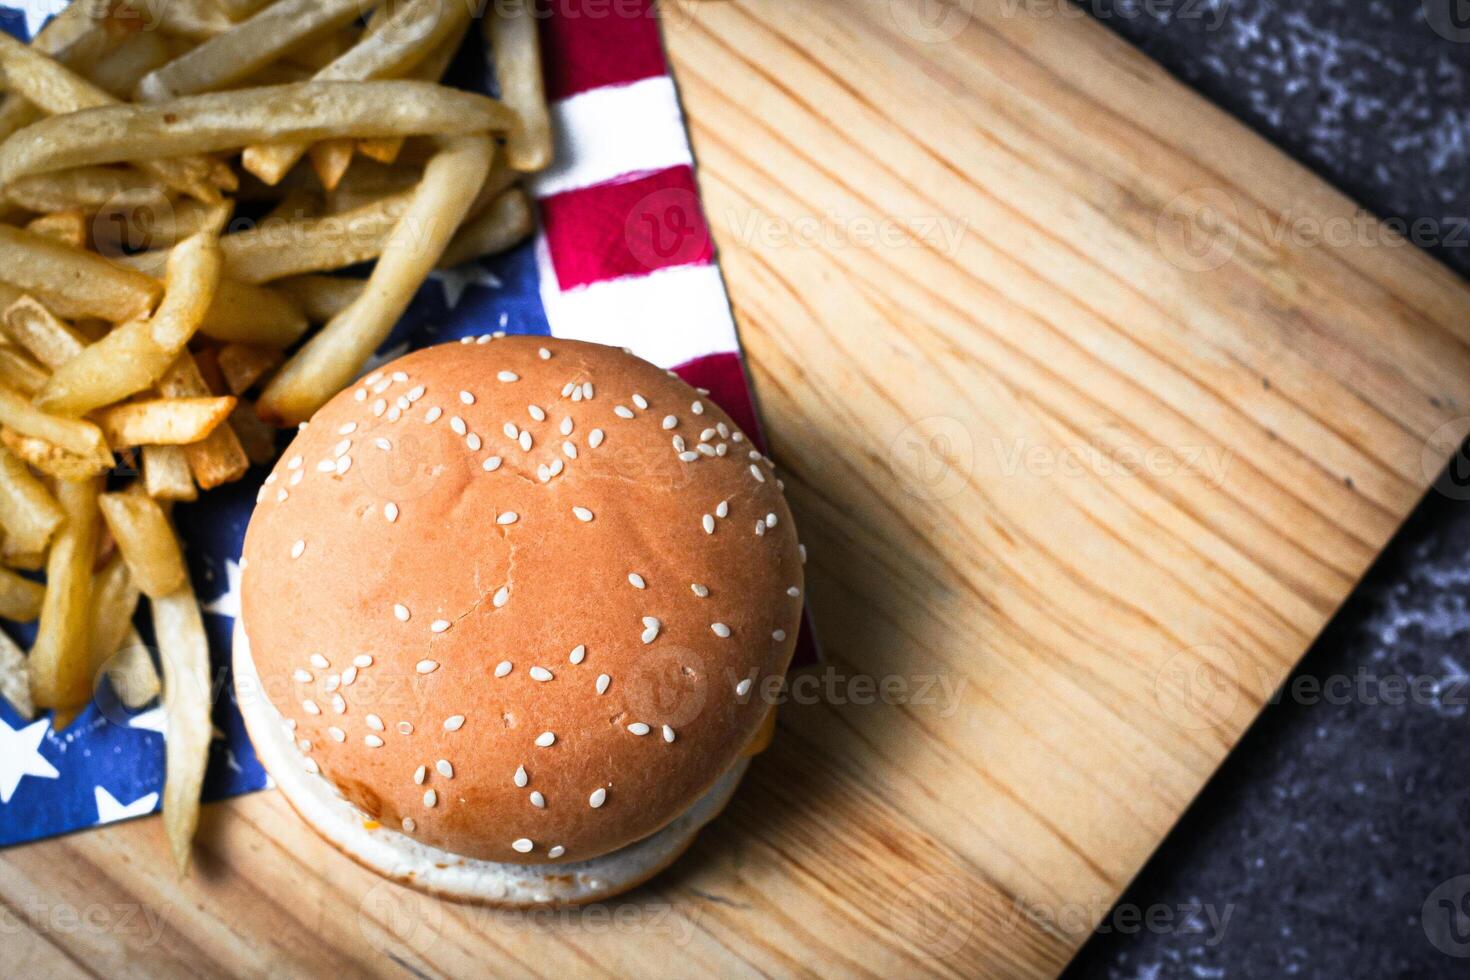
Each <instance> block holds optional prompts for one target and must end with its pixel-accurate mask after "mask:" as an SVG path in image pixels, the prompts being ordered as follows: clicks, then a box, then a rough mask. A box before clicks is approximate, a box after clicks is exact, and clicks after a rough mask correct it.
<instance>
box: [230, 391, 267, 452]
mask: <svg viewBox="0 0 1470 980" xmlns="http://www.w3.org/2000/svg"><path fill="white" fill-rule="evenodd" d="M230 425H231V426H232V427H233V428H234V430H235V436H236V437H237V438H238V439H239V440H240V446H241V448H243V449H244V450H245V456H246V458H247V459H249V460H250V462H252V463H254V464H255V465H257V466H264V465H266V464H268V463H270V462H272V461H273V460H274V459H275V458H276V430H275V429H273V428H271V427H270V426H269V425H267V424H266V423H265V422H263V421H261V418H260V416H259V415H257V414H255V406H254V405H251V404H250V403H249V402H241V403H240V404H238V405H236V406H235V410H234V411H233V412H231V413H230Z"/></svg>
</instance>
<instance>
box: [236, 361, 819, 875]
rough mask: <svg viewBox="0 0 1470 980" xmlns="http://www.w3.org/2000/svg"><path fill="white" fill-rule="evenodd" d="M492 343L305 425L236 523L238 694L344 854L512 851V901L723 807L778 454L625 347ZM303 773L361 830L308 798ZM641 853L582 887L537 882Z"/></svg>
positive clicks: (794, 563) (781, 582) (646, 855)
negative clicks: (767, 455) (243, 521)
mask: <svg viewBox="0 0 1470 980" xmlns="http://www.w3.org/2000/svg"><path fill="white" fill-rule="evenodd" d="M487 340H488V338H482V339H481V341H480V342H478V343H466V344H448V345H444V346H440V347H434V348H429V349H426V350H422V351H418V352H415V353H413V354H409V355H408V356H406V357H403V358H401V359H399V360H397V361H395V362H393V363H392V364H390V365H387V366H386V367H384V368H382V369H381V370H379V371H375V372H374V373H372V374H370V375H369V376H368V377H367V378H365V379H363V381H362V382H360V383H359V384H357V385H354V386H353V387H352V388H350V389H348V390H347V391H344V392H342V393H341V394H340V395H338V396H337V397H336V398H334V399H333V400H332V401H331V402H329V403H328V404H327V405H326V406H325V407H323V408H322V409H321V411H320V412H318V413H317V415H316V416H315V417H313V418H312V420H311V422H310V424H309V425H308V426H306V427H304V428H303V429H302V431H300V432H299V433H298V434H297V436H296V438H295V439H294V440H293V441H292V443H291V446H290V447H289V448H288V449H287V450H286V452H285V453H284V454H283V456H282V458H281V460H280V462H279V463H278V465H277V466H276V468H275V470H274V471H273V472H272V473H271V474H270V476H269V477H268V478H267V481H266V485H265V486H264V487H262V491H261V496H260V502H259V504H258V506H257V508H256V511H255V514H254V516H253V517H252V519H251V523H250V528H249V530H248V532H247V534H246V539H245V548H244V558H243V559H242V569H243V581H242V586H241V592H242V606H243V617H242V623H244V624H245V630H246V632H248V634H249V643H248V644H246V645H243V646H245V647H248V651H249V652H248V653H247V657H248V658H249V660H250V664H249V667H250V669H249V670H248V671H247V672H246V673H244V674H242V675H241V676H240V677H237V685H239V687H240V691H239V693H240V695H241V702H242V707H244V706H246V705H247V704H249V702H251V701H252V700H253V701H254V702H256V703H255V704H254V705H251V706H250V707H246V708H245V710H246V718H247V722H248V723H249V724H250V728H251V734H252V737H257V738H262V739H265V740H272V739H273V740H274V741H280V734H279V733H280V731H281V729H282V726H285V727H286V728H288V729H289V730H290V731H291V735H290V738H291V739H294V740H295V741H294V743H293V742H291V741H290V740H289V739H288V740H287V741H286V748H289V749H292V750H293V752H291V753H288V752H270V751H265V750H262V751H261V758H262V762H263V763H264V764H265V765H266V767H267V769H268V770H270V771H271V774H272V776H273V777H274V778H275V779H276V781H277V784H278V785H279V786H280V787H281V789H282V790H283V791H285V792H286V793H287V795H288V796H290V797H291V799H292V802H293V804H294V805H296V806H297V809H298V810H300V811H301V812H302V813H303V815H305V816H307V819H308V821H309V822H311V823H312V824H313V825H314V826H316V827H317V829H318V830H319V831H321V832H322V833H323V834H324V836H327V837H328V839H331V840H333V841H334V842H336V843H338V845H339V846H341V847H343V848H344V849H345V850H348V852H349V853H352V854H353V856H354V857H358V859H359V860H363V861H364V863H368V864H369V865H370V866H373V867H376V868H378V870H380V871H382V872H383V873H385V874H390V873H393V872H391V871H388V870H385V868H387V867H388V866H390V865H391V864H392V862H391V861H383V860H368V859H366V858H365V857H364V854H366V853H367V851H369V850H373V849H374V847H375V846H376V845H371V846H370V845H369V844H368V843H367V841H366V839H364V837H366V838H371V839H374V840H377V841H379V842H380V843H381V842H382V841H389V842H392V848H391V849H392V850H393V851H394V852H396V853H398V854H399V855H400V859H402V860H408V859H406V858H402V855H403V854H412V855H413V859H412V860H414V861H417V860H419V859H420V858H423V857H424V855H432V858H431V859H430V858H425V860H428V863H429V864H433V863H435V861H438V862H439V863H444V861H443V858H444V856H446V855H448V856H452V857H453V858H454V859H455V860H456V861H469V862H476V863H475V865H474V867H475V868H476V873H477V875H479V876H480V878H481V879H483V878H484V876H485V875H486V874H487V872H486V871H485V868H487V867H490V866H497V865H511V866H525V868H526V869H528V875H521V876H520V877H519V878H517V877H516V875H515V874H514V873H512V872H513V870H514V869H512V871H507V872H506V874H508V875H509V876H510V877H508V878H505V881H506V882H509V881H511V880H512V879H514V880H517V881H522V882H523V884H524V882H527V881H529V882H531V884H529V885H526V887H524V888H520V889H519V890H517V889H515V888H512V889H511V893H514V894H516V895H519V894H522V893H524V894H528V895H529V894H537V893H545V894H551V895H552V896H553V900H556V901H572V902H575V901H585V900H588V899H590V898H596V897H605V895H607V894H612V893H614V892H615V891H616V890H619V889H617V888H613V890H612V891H608V890H607V889H608V888H610V887H612V885H610V884H609V881H611V882H612V883H613V884H616V882H618V881H626V882H627V884H626V885H624V886H623V887H629V886H631V885H632V884H636V883H637V881H639V880H642V878H641V877H638V876H637V874H636V872H641V871H646V872H647V874H652V873H654V872H655V871H657V870H658V868H659V867H662V866H663V864H664V863H667V861H668V860H672V859H673V856H675V855H677V853H678V852H679V851H680V850H682V849H683V847H684V846H687V843H688V839H689V838H691V837H692V835H693V833H694V832H695V831H696V830H697V829H698V826H699V824H701V823H702V822H703V820H707V819H709V817H711V816H713V813H714V812H718V809H719V806H721V805H723V799H724V798H725V797H727V796H728V795H729V791H730V790H732V789H733V786H734V782H735V781H738V773H739V772H740V771H743V764H741V763H740V756H741V752H742V749H744V748H745V747H746V745H747V744H748V743H749V742H750V741H751V739H752V737H753V736H754V735H755V734H756V733H757V730H758V729H759V728H760V726H761V722H762V720H763V718H764V715H765V708H766V706H765V705H764V704H762V703H761V702H760V699H759V698H757V697H756V696H755V690H757V689H758V686H759V684H760V683H761V680H762V679H763V678H766V677H769V676H773V675H777V676H779V675H780V674H782V673H784V671H785V670H786V667H787V665H788V663H789V661H790V658H791V654H792V650H793V646H794V643H795V636H796V630H797V624H798V619H799V615H800V609H801V596H802V571H801V561H800V557H799V552H798V545H797V541H796V535H795V530H794V528H793V526H792V521H791V515H790V512H789V511H788V510H787V507H786V503H785V501H784V499H783V498H782V495H781V492H780V489H779V487H778V485H777V481H776V478H775V475H774V473H773V472H772V470H771V468H770V465H769V463H768V462H767V461H766V460H764V459H762V458H761V457H760V454H759V453H757V452H755V451H754V450H753V448H752V446H751V444H750V441H749V439H747V438H746V437H745V436H744V435H743V434H742V433H740V432H739V430H738V428H737V427H736V426H735V425H734V423H733V422H732V421H731V420H730V418H729V417H728V416H727V415H726V414H725V413H724V412H723V411H721V410H720V409H719V408H718V407H717V406H715V405H714V404H713V403H712V402H710V401H709V400H708V399H706V398H705V397H704V396H702V395H701V394H700V393H699V392H697V391H695V390H694V389H692V388H690V387H689V386H688V385H686V384H685V383H684V382H683V381H681V380H679V379H678V378H676V377H673V376H671V375H670V374H668V373H666V372H664V371H661V370H659V369H658V368H655V367H654V366H652V365H650V364H648V363H647V362H645V361H642V360H640V359H638V358H636V357H634V356H632V355H631V354H628V353H626V352H624V351H621V350H618V349H616V348H611V347H603V346H599V345H594V344H587V343H581V342H576V341H566V340H552V339H549V338H537V337H505V338H499V339H495V340H493V341H489V342H486V341H487ZM246 677H248V678H250V679H251V683H254V684H257V689H256V690H254V691H247V690H246V689H245V684H244V678H246ZM271 712H277V713H278V714H279V715H280V720H279V722H278V723H274V724H265V723H264V722H263V719H266V718H269V717H270V713H271ZM262 729H266V730H267V731H265V732H262ZM258 744H259V743H258ZM293 753H294V759H293ZM287 760H291V761H287ZM283 765H284V766H285V767H286V768H287V769H289V770H290V771H289V772H281V771H279V770H280V769H281V767H282V766H283ZM732 773H733V774H734V775H733V776H731V774H732ZM307 777H310V778H307ZM717 784H718V787H724V788H723V789H718V788H717ZM303 787H306V788H303ZM334 791H335V792H334ZM322 793H325V794H326V796H325V797H324V798H325V799H331V800H336V799H337V796H336V794H338V793H340V796H341V801H339V802H342V805H343V806H347V807H348V808H349V812H352V813H354V814H356V817H355V819H356V820H357V826H358V827H359V829H360V830H361V833H351V834H348V833H346V832H345V831H343V830H342V828H341V827H339V826H337V824H336V823H335V822H333V821H329V820H327V819H326V818H325V817H322V818H321V819H318V818H314V817H313V816H312V815H311V814H310V813H308V810H311V811H312V812H316V811H317V810H319V809H322V808H320V807H317V806H316V805H315V804H314V803H308V802H307V801H308V800H311V799H314V798H315V797H316V796H318V795H321V794H322ZM716 798H717V799H718V801H719V802H718V804H711V803H710V802H709V801H710V800H712V799H716ZM700 807H703V809H702V810H701V809H699V808H700ZM705 811H709V812H708V813H707V815H705V816H704V817H703V820H700V819H694V818H693V817H691V815H694V816H699V815H700V814H704V813H705ZM323 812H325V811H323ZM364 819H367V820H368V821H370V822H371V823H376V824H377V825H379V826H378V827H377V828H376V829H362V821H363V820H364ZM328 824H329V825H330V826H331V828H332V829H331V830H330V832H329V830H328V829H327V827H326V826H325V825H328ZM665 828H668V829H669V831H670V833H669V834H666V835H664V837H663V838H662V844H660V845H659V846H657V847H655V846H653V844H652V842H653V841H655V840H657V839H660V838H656V835H658V834H659V832H660V831H662V830H664V829H665ZM400 841H401V843H399V842H400ZM640 842H641V843H640ZM632 845H638V846H639V847H643V848H644V850H643V851H641V852H638V853H640V854H642V855H643V856H642V857H640V858H639V859H637V860H631V861H623V863H618V862H613V863H612V864H610V865H607V864H605V865H604V866H603V867H602V868H601V870H600V871H593V872H588V873H587V877H589V878H590V879H596V880H597V881H598V882H599V883H600V885H601V887H600V888H591V887H579V888H571V889H569V890H567V889H563V890H561V891H557V890H555V889H553V890H552V891H550V892H548V891H547V888H548V887H549V886H546V885H544V884H542V885H537V884H535V883H536V882H537V881H539V880H540V879H542V878H545V877H546V875H545V874H543V871H542V869H543V866H548V865H549V866H551V867H560V866H567V865H573V864H580V863H583V862H588V861H593V860H594V859H601V858H607V857H608V856H609V855H619V856H620V858H619V860H622V859H624V858H627V855H628V854H629V853H632V852H631V851H629V850H628V849H629V848H630V846H632ZM674 845H677V846H674ZM660 861H662V863H659V862H660ZM610 867H616V868H617V869H618V871H617V873H616V874H610V873H602V872H605V871H606V869H607V868H610ZM647 874H643V877H647ZM492 877H494V876H492ZM429 887H435V886H429ZM507 887H509V885H507ZM518 887H519V886H518ZM435 890H440V891H444V892H446V893H453V892H454V891H455V889H454V888H452V887H438V888H436V889H435ZM471 891H473V889H471ZM469 897H479V898H482V899H486V900H494V899H493V896H488V895H481V894H475V895H472V896H469Z"/></svg>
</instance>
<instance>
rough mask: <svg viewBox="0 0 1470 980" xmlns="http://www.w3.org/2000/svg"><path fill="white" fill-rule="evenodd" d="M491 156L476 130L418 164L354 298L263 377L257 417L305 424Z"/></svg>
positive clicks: (449, 224) (341, 380)
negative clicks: (414, 181) (416, 179)
mask: <svg viewBox="0 0 1470 980" xmlns="http://www.w3.org/2000/svg"><path fill="white" fill-rule="evenodd" d="M365 84H366V83H365ZM492 153H493V144H492V143H491V141H490V139H489V138H488V137H486V136H483V135H481V136H462V137H455V138H452V139H448V140H446V141H445V142H444V146H443V149H442V150H441V151H440V152H439V153H438V154H436V155H435V156H434V157H433V158H432V159H431V160H430V161H429V163H428V166H427V167H425V168H424V178H423V180H422V182H420V184H419V186H418V187H417V188H416V189H415V191H414V196H413V200H412V202H411V203H410V204H409V206H408V208H407V210H405V211H404V213H403V217H402V218H400V219H399V221H398V224H397V226H395V228H394V229H393V233H392V235H390V236H389V240H388V242H387V244H386V245H385V246H384V248H383V252H382V254H381V255H380V256H379V258H378V263H377V265H376V266H374V268H373V271H372V274H371V275H370V276H369V277H368V283H367V286H366V287H365V288H364V289H363V292H362V295H361V296H359V297H358V299H357V301H356V302H355V303H353V304H352V305H351V306H349V307H348V308H347V309H345V310H343V311H342V312H341V313H340V314H338V315H337V316H336V317H334V318H333V319H332V321H331V322H330V323H328V324H327V325H326V326H324V327H323V328H322V329H321V331H320V332H319V333H317V334H316V336H314V337H312V338H311V339H310V340H308V341H307V342H306V343H305V345H303V346H302V347H301V349H300V350H299V351H297V353H296V354H295V355H294V356H293V357H292V358H291V360H289V361H287V362H286V365H285V366H284V367H283V368H281V370H280V371H279V372H277V373H276V375H275V377H274V378H272V379H271V382H270V384H269V385H267V386H266V389H265V393H264V394H262V395H261V398H260V401H259V403H258V406H257V407H258V410H259V411H260V414H261V417H262V418H264V419H266V420H267V421H281V422H287V423H296V422H302V421H305V420H306V419H307V418H308V417H309V416H310V415H311V414H312V413H313V412H314V411H316V410H317V409H318V408H320V407H321V406H322V405H323V404H324V403H325V402H326V401H327V399H329V398H331V397H332V396H333V395H334V394H336V393H337V392H338V391H340V390H341V389H342V388H343V387H344V386H345V385H347V384H349V383H350V382H351V381H352V379H353V378H354V377H355V376H356V375H357V372H358V370H359V369H360V368H361V367H362V365H363V363H364V362H365V361H366V360H367V358H368V357H369V356H370V355H371V354H372V352H373V351H374V350H375V349H376V348H377V346H378V345H379V344H381V343H382V342H383V339H384V338H385V337H386V336H387V335H388V332H389V331H390V330H391V329H392V328H393V324H394V323H396V322H397V320H398V318H399V317H400V316H401V315H402V314H403V311H404V310H405V309H406V308H407V307H408V304H409V301H410V300H412V299H413V296H414V293H415V292H417V291H418V287H419V284H420V283H422V282H423V281H424V278H425V277H426V276H427V275H428V274H429V272H430V270H432V269H433V268H434V266H435V264H436V263H437V262H438V261H439V258H440V256H441V255H442V254H443V252H444V248H445V246H446V245H448V244H449V241H450V239H451V238H452V237H453V235H454V230H455V229H456V228H457V227H459V223H460V221H462V220H463V219H464V216H465V213H466V212H467V211H468V210H469V207H470V204H471V203H472V202H473V200H474V197H475V195H476V194H477V193H478V191H479V188H480V185H481V184H483V183H484V181H485V178H486V176H487V175H488V174H489V172H490V163H491V159H492Z"/></svg>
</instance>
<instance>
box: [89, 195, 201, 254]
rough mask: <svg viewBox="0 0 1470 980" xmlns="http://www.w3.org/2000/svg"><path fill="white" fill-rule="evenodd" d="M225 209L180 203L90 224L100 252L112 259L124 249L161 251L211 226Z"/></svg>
mask: <svg viewBox="0 0 1470 980" xmlns="http://www.w3.org/2000/svg"><path fill="white" fill-rule="evenodd" d="M227 208H228V205H226V204H223V203H221V204H206V203H205V202H203V201H195V200H181V201H174V202H172V203H171V204H170V205H169V206H168V207H165V208H136V209H134V210H131V211H109V212H106V213H105V214H102V215H100V216H99V217H98V220H96V221H94V222H92V227H91V232H92V238H93V240H94V241H95V242H96V244H97V250H98V251H99V252H102V253H103V254H104V255H107V256H108V257H109V258H114V259H116V258H118V257H120V256H122V255H123V254H124V253H123V250H124V249H128V250H130V251H136V250H141V249H163V248H166V247H168V246H171V245H174V244H176V243H178V242H181V241H183V240H184V239H185V238H188V237H189V236H190V235H195V234H198V233H199V232H200V231H203V230H204V229H205V228H208V227H211V226H213V225H214V224H216V223H217V222H219V220H220V217H221V216H222V214H227V213H228V210H227Z"/></svg>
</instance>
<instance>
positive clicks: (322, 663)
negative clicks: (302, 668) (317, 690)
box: [310, 653, 332, 670]
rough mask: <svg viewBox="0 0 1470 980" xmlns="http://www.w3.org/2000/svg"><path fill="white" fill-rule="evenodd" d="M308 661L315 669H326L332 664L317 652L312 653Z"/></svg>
mask: <svg viewBox="0 0 1470 980" xmlns="http://www.w3.org/2000/svg"><path fill="white" fill-rule="evenodd" d="M310 662H311V665H312V666H313V667H315V668H316V669H317V670H326V669H327V668H328V667H330V666H332V663H331V661H329V660H328V659H327V658H326V657H323V656H322V655H321V654H319V653H313V654H312V655H311V657H310Z"/></svg>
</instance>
